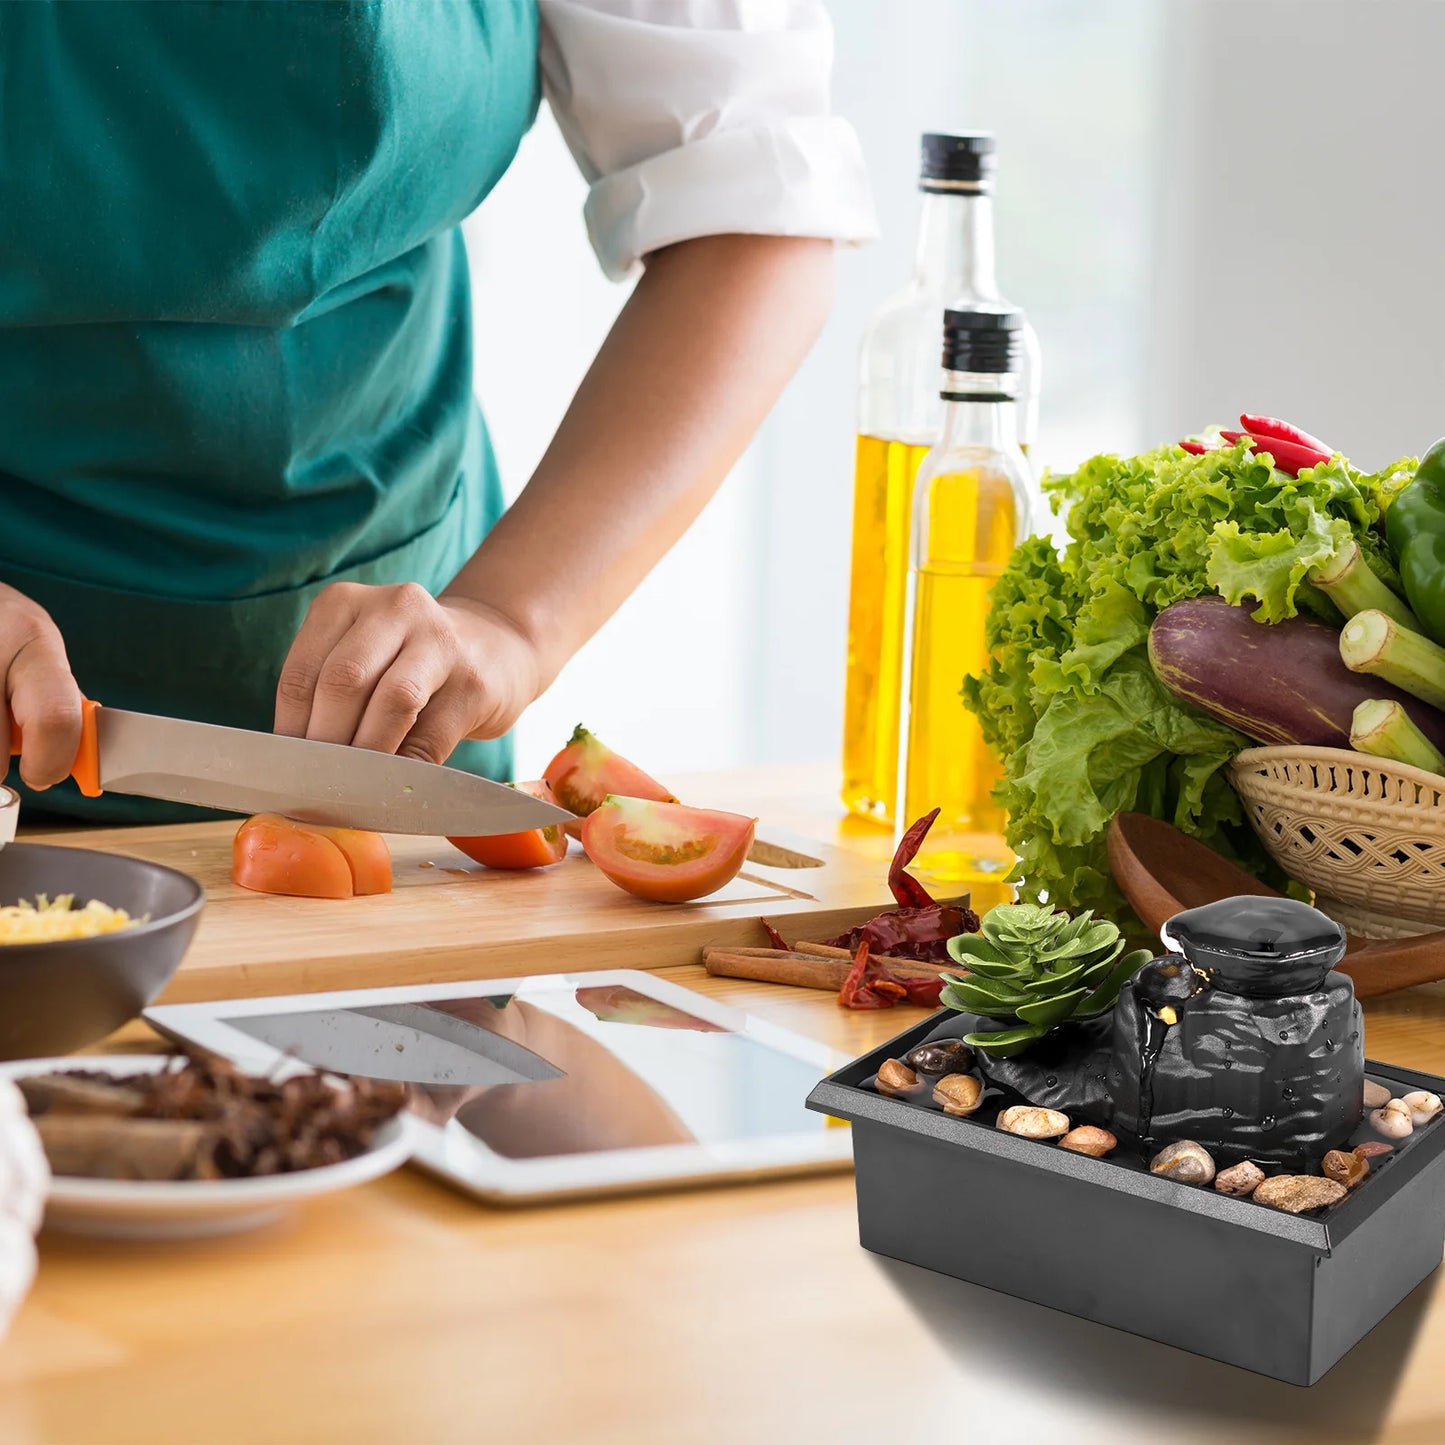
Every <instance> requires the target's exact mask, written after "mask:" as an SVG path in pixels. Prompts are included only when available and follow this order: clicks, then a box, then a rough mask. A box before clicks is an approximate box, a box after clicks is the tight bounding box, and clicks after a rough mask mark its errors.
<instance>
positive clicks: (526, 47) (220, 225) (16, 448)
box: [0, 0, 537, 821]
mask: <svg viewBox="0 0 1445 1445" xmlns="http://www.w3.org/2000/svg"><path fill="white" fill-rule="evenodd" d="M536 109H537V18H536V10H535V5H534V3H533V0H471V3H467V0H372V3H343V0H321V3H318V0H263V3H246V0H168V3H163V4H157V3H150V0H32V3H27V4H0V581H3V582H5V583H8V584H9V585H10V586H12V587H15V588H17V589H18V590H19V591H21V592H23V593H25V594H26V595H27V596H29V597H31V598H32V599H34V600H35V601H36V602H38V603H39V604H40V605H41V606H43V607H44V608H45V609H46V610H47V611H48V612H49V613H50V615H51V616H52V617H53V618H54V619H55V621H56V623H57V625H58V626H59V627H60V630H61V633H62V634H63V636H64V638H65V642H66V646H67V648H68V649H69V655H70V661H71V667H72V670H73V672H74V673H75V676H76V678H77V680H78V681H79V683H80V686H81V688H82V689H83V690H84V691H85V693H86V694H87V695H88V696H90V697H93V698H95V699H96V700H97V701H99V702H101V703H108V704H110V705H111V706H115V707H126V708H137V709H141V710H143V711H147V712H158V713H166V714H169V715H172V716H178V717H187V718H197V719H200V720H203V721H207V722H219V723H228V724H231V725H233V726H239V727H248V728H262V729H269V728H270V727H271V724H272V717H273V709H274V704H275V690H276V681H277V677H278V674H279V672H280V668H281V663H282V661H283V659H284V657H285V655H286V652H287V649H288V648H289V646H290V643H291V641H292V639H293V637H294V636H295V634H296V630H297V628H298V627H299V626H300V625H301V621H302V618H303V617H304V616H305V613H306V609H307V607H308V605H309V604H310V603H311V601H312V599H313V598H315V596H316V595H317V593H318V592H319V591H320V590H321V589H322V588H323V587H325V586H326V585H327V584H328V583H331V582H336V581H342V580H344V581H353V582H367V583H388V582H402V581H415V582H420V583H421V584H422V585H423V586H425V587H427V588H428V589H430V590H431V591H433V592H435V591H437V590H439V589H440V588H442V587H443V586H445V585H446V583H448V582H449V581H450V580H451V578H452V576H453V574H454V573H455V572H456V571H457V570H458V569H459V568H460V567H461V565H462V564H463V562H465V560H466V559H467V558H468V557H469V556H470V555H471V554H472V552H473V551H474V550H475V549H476V547H477V545H478V543H479V542H480V541H481V539H482V537H483V536H484V535H485V533H486V531H487V529H488V527H489V526H490V525H491V523H492V522H493V521H494V520H495V518H496V516H497V514H498V512H499V510H500V508H501V494H500V488H499V485H498V480H497V473H496V467H495V463H494V462H493V459H492V454H491V448H490V446H489V444H488V441H487V437H486V432H485V428H484V426H483V423H482V420H481V416H480V414H479V412H478V410H477V407H476V404H475V402H474V401H473V398H472V389H471V371H472V367H471V360H472V358H471V340H470V297H469V288H468V279H467V261H466V255H465V252H464V249H463V245H462V237H461V232H460V230H459V229H458V227H459V225H460V222H461V221H462V218H463V217H465V216H466V215H467V214H468V213H469V212H471V211H472V210H473V209H474V208H475V207H476V206H477V205H478V203H479V202H480V201H481V200H482V199H483V198H484V197H485V196H486V195H487V193H488V192H489V191H490V190H491V188H492V187H493V186H494V185H495V184H496V182H497V180H498V179H499V177H500V176H501V175H502V173H503V171H504V170H505V169H506V168H507V165H508V163H509V162H510V161H511V159H512V157H513V155H514V154H515V152H516V149H517V146H518V143H519V142H520V140H521V138H522V136H523V134H524V133H525V132H526V130H527V128H528V127H529V126H530V124H531V123H532V120H533V118H534V116H535V114H536ZM510 761H511V759H510V749H509V746H508V743H507V741H506V740H499V741H496V742H490V743H464V744H463V745H462V746H461V747H460V748H459V749H458V750H457V753H456V754H455V755H454V756H453V758H452V762H453V764H454V765H456V766H461V767H466V768H468V769H470V770H472V771H476V772H484V773H487V774H489V775H491V776H494V777H504V776H506V774H507V771H508V769H509V767H510ZM10 781H11V782H12V784H14V783H15V782H17V779H16V777H15V775H14V772H13V770H12V775H11V778H10ZM37 809H44V810H46V811H50V812H55V813H61V814H69V815H74V816H83V817H89V818H96V819H108V820H113V821H138V820H141V819H146V820H159V819H162V818H182V817H187V816H197V815H195V814H192V813H190V812H188V810H185V809H180V808H176V807H172V806H170V805H160V804H152V803H146V802H144V801H142V800H138V799H130V798H123V797H120V796H114V797H112V796H105V797H102V798H100V799H97V800H86V799H82V798H81V797H80V795H79V793H78V792H77V791H76V790H75V789H74V787H73V785H71V784H69V783H67V784H65V785H63V786H62V787H60V788H54V789H50V790H49V791H48V792H46V793H45V794H43V795H40V796H39V797H38V798H37V799H36V800H35V801H34V804H33V807H32V808H31V816H34V813H35V811H36V810H37Z"/></svg>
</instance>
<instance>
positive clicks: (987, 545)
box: [900, 307, 1033, 901]
mask: <svg viewBox="0 0 1445 1445" xmlns="http://www.w3.org/2000/svg"><path fill="white" fill-rule="evenodd" d="M1022 324H1023V318H1022V315H1021V313H1019V312H1018V311H1016V310H1013V309H1012V308H1008V307H994V308H984V307H976V308H971V309H969V310H966V311H961V310H952V309H951V310H949V311H947V312H946V313H945V323H944V334H945V343H944V355H945V359H946V364H947V367H948V371H947V374H946V376H945V384H944V388H943V392H942V396H943V398H944V400H945V403H946V408H945V413H944V425H943V436H942V437H941V439H940V440H939V443H938V446H937V447H935V448H934V449H933V450H931V451H930V452H929V454H928V455H927V457H925V458H924V460H923V462H922V464H921V465H920V467H919V470H918V476H917V478H916V480H915V483H914V487H913V494H914V496H913V521H912V537H911V541H910V570H909V578H908V603H907V607H908V614H907V618H906V621H907V628H906V639H907V642H906V649H907V650H906V658H907V662H906V697H907V709H906V718H905V723H904V747H903V757H902V764H901V767H900V774H901V777H902V779H903V797H904V808H903V812H904V816H905V817H907V818H909V819H913V818H918V817H921V816H922V815H923V814H925V813H928V812H931V811H932V810H933V809H934V808H938V809H939V810H940V812H939V816H938V820H937V821H936V822H935V823H934V825H933V827H932V829H931V830H930V832H929V835H928V838H927V839H926V841H925V843H924V846H923V850H922V852H921V853H920V854H919V857H918V861H917V868H918V871H919V872H920V873H922V874H923V875H924V876H926V877H929V878H933V879H936V880H938V881H940V882H947V883H965V882H966V883H970V884H973V885H976V886H982V885H985V884H990V883H992V884H999V883H1001V880H1002V879H1003V877H1004V876H1005V875H1006V874H1007V873H1008V871H1009V870H1010V868H1012V866H1013V863H1014V855H1013V853H1012V852H1011V851H1010V849H1009V847H1008V845H1007V843H1006V842H1005V840H1004V827H1005V824H1006V822H1007V818H1006V816H1005V814H1004V812H1003V810H1002V808H1000V806H999V804H998V802H997V801H996V800H995V798H994V797H993V791H994V788H995V785H996V784H997V783H998V780H999V761H998V759H996V758H995V757H994V756H993V755H992V754H991V753H990V751H989V749H988V748H987V747H985V745H984V741H983V736H982V733H981V731H980V728H979V723H978V719H977V718H976V717H974V715H973V714H972V713H971V712H969V711H968V710H967V709H966V708H965V707H964V706H963V700H962V698H961V696H960V692H961V689H962V686H963V679H964V678H965V677H968V676H971V675H976V674H978V673H980V672H982V671H983V670H984V669H985V668H986V667H987V665H988V646H987V643H986V641H985V627H986V624H987V621H988V613H989V606H990V597H991V594H992V591H993V586H994V583H995V582H996V581H997V580H998V578H999V576H1000V574H1001V573H1002V572H1003V569H1004V566H1005V565H1006V564H1007V562H1008V559H1009V555H1010V553H1011V552H1012V551H1013V549H1014V546H1015V545H1016V543H1017V542H1018V541H1019V539H1020V538H1022V537H1023V536H1025V535H1027V531H1028V525H1029V516H1030V512H1031V510H1032V494H1033V480H1032V477H1031V475H1030V472H1029V466H1028V462H1027V461H1026V460H1025V458H1024V455H1023V452H1022V451H1021V449H1020V447H1019V444H1018V435H1017V417H1016V405H1015V393H1016V386H1017V376H1016V373H1015V372H1014V370H1013V367H1014V366H1015V365H1016V354H1017V347H1018V341H1017V333H1018V331H1019V330H1020V329H1021V327H1022ZM994 901H997V900H996V899H995V900H994Z"/></svg>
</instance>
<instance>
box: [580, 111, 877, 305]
mask: <svg viewBox="0 0 1445 1445" xmlns="http://www.w3.org/2000/svg"><path fill="white" fill-rule="evenodd" d="M584 214H585V216H586V219H587V234H588V236H589V237H590V238H591V241H592V247H593V249H594V250H595V251H596V252H597V258H598V260H599V261H601V263H602V269H603V271H604V272H606V274H607V275H608V276H609V277H610V278H612V279H613V280H621V279H623V278H625V277H627V276H630V275H633V274H635V272H636V271H637V270H638V268H639V266H640V263H641V260H642V258H643V257H644V256H646V255H647V254H648V253H649V252H650V251H656V250H659V249H661V248H662V247H663V246H670V245H673V244H674V243H675V242H678V241H688V240H692V239H693V238H694V237H697V236H720V235H728V234H746V235H766V236H817V237H823V238H826V239H830V240H834V241H840V242H845V243H849V244H857V243H859V242H862V241H871V240H872V239H873V238H874V237H875V236H876V235H877V234H878V226H877V221H876V219H875V217H874V213H873V201H872V196H871V194H870V192H869V188H868V173H867V171H866V169H865V168H864V165H863V154H862V151H861V150H860V149H859V146H858V139H857V137H856V136H855V135H854V133H853V130H852V127H851V126H849V125H848V124H847V123H846V122H845V121H842V120H839V119H837V118H836V117H833V116H799V117H797V118H795V119H792V120H787V121H777V122H773V123H770V124H766V125H759V126H753V127H749V128H748V129H746V130H723V131H717V132H715V133H714V134H712V135H710V136H708V137H707V138H706V139H704V140H699V141H693V142H691V143H690V144H688V145H683V146H678V147H676V148H675V149H674V150H670V151H664V152H663V153H662V154H661V155H657V156H652V157H650V158H649V159H648V160H645V161H641V162H639V163H638V164H637V165H633V166H628V167H627V168H626V169H625V170H621V171H618V172H616V173H615V174H613V175H610V176H603V177H602V178H601V179H600V180H599V181H597V182H596V183H595V184H594V185H593V187H592V190H591V192H590V193H589V195H588V197H587V204H586V207H585V208H584Z"/></svg>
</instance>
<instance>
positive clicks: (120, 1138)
mask: <svg viewBox="0 0 1445 1445" xmlns="http://www.w3.org/2000/svg"><path fill="white" fill-rule="evenodd" d="M35 1130H36V1132H37V1133H38V1134H39V1135H40V1142H41V1143H42V1144H43V1145H44V1146H45V1157H46V1159H48V1160H49V1161H50V1168H51V1170H52V1172H54V1173H56V1174H74V1175H79V1176H81V1177H82V1178H86V1179H214V1178H217V1177H218V1174H219V1171H218V1170H217V1169H216V1168H215V1164H214V1157H213V1156H214V1153H215V1148H216V1144H217V1142H218V1140H219V1137H220V1131H219V1130H218V1129H217V1128H216V1127H215V1126H214V1125H212V1124H207V1123H202V1122H200V1121H199V1120H194V1119H129V1120H127V1121H126V1122H125V1124H124V1125H123V1126H121V1127H117V1124H116V1121H115V1120H114V1119H107V1118H104V1117H103V1116H101V1115H99V1114H41V1115H40V1117H39V1118H37V1119H36V1120H35Z"/></svg>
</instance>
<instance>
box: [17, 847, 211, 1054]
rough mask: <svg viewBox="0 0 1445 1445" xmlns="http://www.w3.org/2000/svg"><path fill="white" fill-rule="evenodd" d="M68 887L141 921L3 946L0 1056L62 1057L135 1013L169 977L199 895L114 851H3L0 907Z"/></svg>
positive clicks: (192, 884)
mask: <svg viewBox="0 0 1445 1445" xmlns="http://www.w3.org/2000/svg"><path fill="white" fill-rule="evenodd" d="M40 893H44V894H48V895H49V896H50V897H51V898H54V897H55V896H56V895H57V894H61V893H73V894H74V895H75V901H76V903H77V904H84V903H87V902H89V901H90V900H91V899H92V898H96V899H99V900H100V901H101V902H102V903H108V904H109V905H110V906H111V907H112V908H123V909H125V911H126V912H127V913H129V914H130V915H131V917H132V918H145V919H146V920H147V921H146V922H145V923H139V924H136V925H135V926H134V927H132V928H123V929H121V930H119V931H118V932H116V933H102V934H100V935H98V936H97V937H95V938H75V939H63V940H57V941H55V942H52V943H11V944H0V1059H33V1058H42V1057H45V1056H46V1055H54V1054H68V1053H71V1052H73V1051H74V1050H75V1049H80V1048H84V1047H85V1046H86V1045H87V1044H93V1043H95V1042H97V1040H99V1039H103V1038H104V1037H105V1036H106V1035H107V1034H109V1033H111V1032H113V1031H114V1030H115V1029H118V1028H119V1027H120V1026H121V1024H123V1023H125V1022H127V1021H128V1020H129V1019H133V1018H134V1017H135V1016H136V1015H137V1014H138V1013H139V1012H140V1011H141V1010H142V1009H143V1008H144V1007H145V1006H146V1005H147V1004H148V1003H150V1001H151V1000H152V999H153V998H155V996H156V995H157V994H158V993H159V992H160V991H161V989H163V988H164V987H165V986H166V984H167V983H168V982H169V981H170V978H171V975H172V974H173V973H175V971H176V969H177V967H178V966H179V964H180V961H181V959H182V957H183V956H184V955H185V951H186V949H187V948H188V947H189V946H190V942H191V939H192V937H193V936H194V935H195V932H196V924H197V923H198V922H199V921H200V917H201V908H202V906H203V905H204V904H205V901H206V893H205V889H203V888H202V887H201V885H200V884H199V883H197V882H196V880H195V879H194V878H188V877H187V876H186V875H185V874H184V873H178V872H176V870H175V869H174V868H163V867H161V865H160V864H159V863H147V862H145V861H144V860H143V859H140V858H125V857H121V856H120V855H118V854H115V853H100V852H97V851H95V850H94V849H90V848H57V847H53V846H52V845H50V844H48V843H11V844H9V845H8V846H6V847H3V848H0V906H9V905H11V904H14V903H18V902H20V901H21V900H22V899H34V898H35V896H36V895H37V894H40Z"/></svg>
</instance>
